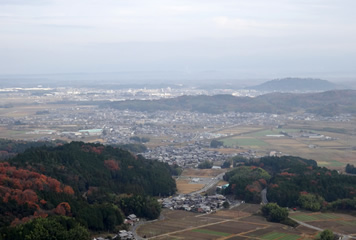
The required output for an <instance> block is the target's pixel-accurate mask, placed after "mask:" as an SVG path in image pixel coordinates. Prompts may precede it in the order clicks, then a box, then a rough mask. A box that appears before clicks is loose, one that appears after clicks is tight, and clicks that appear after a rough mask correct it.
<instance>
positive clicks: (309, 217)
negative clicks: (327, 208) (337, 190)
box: [290, 213, 340, 222]
mask: <svg viewBox="0 0 356 240" xmlns="http://www.w3.org/2000/svg"><path fill="white" fill-rule="evenodd" d="M290 217H291V218H293V219H295V220H298V221H301V222H313V221H319V220H330V219H340V216H337V215H335V214H332V213H319V214H296V215H291V216H290Z"/></svg>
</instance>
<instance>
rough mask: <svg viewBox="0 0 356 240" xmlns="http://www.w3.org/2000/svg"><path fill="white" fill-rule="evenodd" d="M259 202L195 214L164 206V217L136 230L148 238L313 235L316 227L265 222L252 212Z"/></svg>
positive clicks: (266, 239)
mask: <svg viewBox="0 0 356 240" xmlns="http://www.w3.org/2000/svg"><path fill="white" fill-rule="evenodd" d="M259 208H260V205H254V204H242V205H240V206H239V207H236V208H233V209H231V210H221V211H217V212H216V213H212V214H196V213H190V212H185V211H170V210H164V211H163V215H164V220H161V221H156V222H151V223H148V224H145V225H143V226H140V227H139V229H138V234H139V235H140V236H146V237H147V238H150V239H159V240H163V239H188V240H190V239H198V240H215V239H221V240H222V239H229V240H242V239H251V238H254V239H261V240H277V239H278V240H280V239H282V240H297V239H300V240H302V239H313V237H314V236H316V235H317V231H315V230H310V229H307V231H304V230H305V229H303V228H301V230H299V227H298V228H296V229H293V228H290V227H287V226H285V225H281V224H277V223H271V222H267V221H266V220H265V219H264V218H263V217H261V216H259V215H253V213H255V212H256V211H258V209H259Z"/></svg>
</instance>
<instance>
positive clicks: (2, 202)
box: [0, 142, 176, 240]
mask: <svg viewBox="0 0 356 240" xmlns="http://www.w3.org/2000/svg"><path fill="white" fill-rule="evenodd" d="M173 171H174V170H173V169H172V168H171V167H170V166H169V165H168V164H164V163H161V162H158V161H155V160H147V159H144V158H143V157H141V156H135V155H133V154H131V153H130V152H128V151H124V150H121V149H119V148H115V147H111V146H103V145H100V144H89V143H83V142H71V143H68V144H64V145H59V146H56V147H54V146H42V147H38V148H29V149H27V150H25V151H24V152H23V153H20V154H18V155H17V156H16V157H14V158H12V159H8V160H7V162H5V161H3V162H0V239H11V240H12V239H25V238H26V236H27V235H26V234H30V231H34V233H31V234H35V235H36V234H42V232H39V229H38V228H36V229H33V227H32V226H33V225H34V224H41V226H42V227H43V228H46V227H48V226H50V225H48V224H52V223H53V224H57V225H58V227H61V230H60V231H59V230H58V229H56V231H57V230H58V231H59V232H56V231H54V230H53V229H52V228H53V227H50V229H47V230H48V231H49V232H47V233H48V234H49V236H50V235H51V233H53V232H56V234H57V235H58V234H59V235H63V234H64V233H65V232H66V231H69V228H71V227H75V226H77V225H76V224H78V223H80V224H81V225H82V226H84V229H83V228H77V227H75V229H76V230H75V231H82V232H83V231H84V232H85V234H84V235H85V236H89V233H88V232H87V229H89V230H92V231H103V230H105V231H112V230H114V229H115V227H116V226H118V225H120V224H122V222H123V214H125V215H129V214H132V213H134V214H136V215H137V216H139V217H145V218H148V219H154V218H157V217H158V216H159V214H160V205H159V204H158V202H157V201H156V199H155V198H153V197H152V196H158V195H163V196H164V195H171V194H173V193H174V192H175V191H176V184H175V181H174V180H173V178H172V176H171V173H172V172H173ZM39 217H43V218H46V219H45V220H38V218H39ZM67 217H70V218H67ZM67 221H69V222H72V221H74V222H75V224H74V223H73V224H72V225H71V226H66V223H65V222H67ZM64 223H65V224H64ZM59 224H64V226H59ZM10 226H11V227H10ZM68 227H69V228H68ZM62 228H63V229H62ZM23 229H27V230H26V231H27V232H26V231H25V230H23ZM51 229H52V230H51ZM47 230H46V231H47ZM73 231H74V230H73ZM81 235H83V234H82V233H81ZM73 236H75V234H74V235H73ZM26 239H27V238H26ZM36 239H37V238H36ZM56 239H57V238H56ZM58 239H59V238H58ZM61 239H62V238H61ZM63 239H79V238H75V237H74V238H63ZM81 239H88V237H86V238H81Z"/></svg>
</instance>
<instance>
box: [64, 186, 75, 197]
mask: <svg viewBox="0 0 356 240" xmlns="http://www.w3.org/2000/svg"><path fill="white" fill-rule="evenodd" d="M63 192H64V193H66V194H69V195H73V194H74V190H73V188H72V187H71V186H65V187H64V188H63Z"/></svg>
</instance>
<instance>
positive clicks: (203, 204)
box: [162, 194, 227, 213]
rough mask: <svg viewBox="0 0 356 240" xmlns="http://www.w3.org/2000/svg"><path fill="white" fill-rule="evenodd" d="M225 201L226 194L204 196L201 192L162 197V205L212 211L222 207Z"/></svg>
mask: <svg viewBox="0 0 356 240" xmlns="http://www.w3.org/2000/svg"><path fill="white" fill-rule="evenodd" d="M225 201H227V200H226V198H225V196H223V195H220V194H216V195H211V196H202V195H200V194H189V195H178V196H176V197H169V198H164V199H162V207H163V208H168V209H171V210H185V211H189V212H197V213H212V212H214V211H216V210H217V209H219V208H222V207H223V204H224V202H225Z"/></svg>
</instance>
